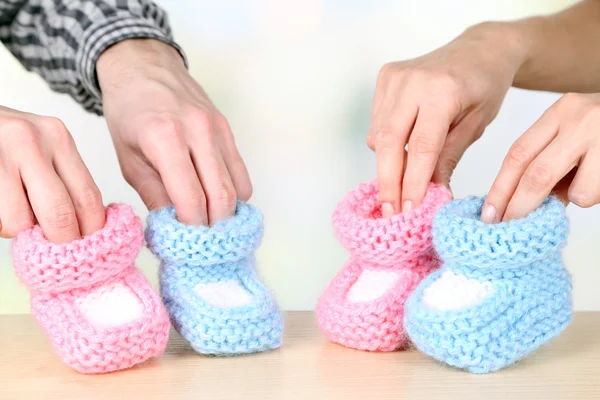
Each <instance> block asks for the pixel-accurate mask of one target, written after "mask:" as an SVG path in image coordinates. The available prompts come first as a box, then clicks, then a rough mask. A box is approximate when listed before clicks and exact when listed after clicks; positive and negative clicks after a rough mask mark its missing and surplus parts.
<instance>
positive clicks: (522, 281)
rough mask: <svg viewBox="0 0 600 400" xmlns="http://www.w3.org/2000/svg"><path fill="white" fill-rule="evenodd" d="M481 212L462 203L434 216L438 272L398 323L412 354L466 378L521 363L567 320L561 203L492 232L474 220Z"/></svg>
mask: <svg viewBox="0 0 600 400" xmlns="http://www.w3.org/2000/svg"><path fill="white" fill-rule="evenodd" d="M482 205H483V199H481V198H475V197H470V198H466V199H463V200H455V201H453V202H451V203H449V204H448V205H446V206H444V207H443V208H441V209H440V210H439V211H438V213H437V215H436V216H435V217H434V221H433V232H432V233H433V243H434V247H435V249H436V251H437V252H438V254H439V255H440V257H441V258H442V260H443V262H444V264H443V266H442V268H441V269H440V270H438V271H436V272H434V273H433V274H431V275H430V276H429V277H427V278H426V279H425V280H424V281H423V282H421V284H420V285H419V286H418V287H417V289H416V290H415V291H414V292H413V293H412V295H411V296H410V298H409V299H408V302H407V305H406V315H405V320H404V321H405V328H406V332H407V333H408V335H409V337H410V338H411V340H412V342H413V343H414V344H415V346H416V347H417V348H418V349H419V350H421V351H422V352H424V353H426V354H428V355H430V356H431V357H433V358H435V359H437V360H440V361H443V362H445V363H447V364H449V365H451V366H454V367H458V368H461V369H465V370H467V371H469V372H472V373H487V372H492V371H496V370H499V369H501V368H504V367H506V366H508V365H510V364H512V363H514V362H515V361H517V360H519V359H521V358H523V357H525V356H527V355H528V354H530V353H531V352H533V351H534V350H536V349H537V348H539V347H540V346H542V345H544V344H545V343H547V342H548V341H550V340H551V339H552V338H554V337H556V336H558V335H559V334H560V333H561V332H562V331H563V330H564V329H565V328H566V327H567V325H568V324H569V323H570V321H571V318H572V300H571V287H572V284H571V277H570V275H569V273H568V272H567V270H566V269H565V267H564V264H563V261H562V256H561V250H562V248H563V247H564V245H565V243H566V238H567V231H568V221H567V217H566V214H565V207H564V206H563V205H562V203H560V201H559V200H557V199H556V198H554V197H549V198H548V199H546V200H545V201H544V203H543V204H542V205H541V206H540V207H539V208H538V209H537V210H536V211H534V212H533V213H531V214H530V215H528V216H527V217H526V218H523V219H520V220H514V221H509V222H502V223H499V224H484V223H482V222H481V221H480V220H479V218H480V212H481V206H482Z"/></svg>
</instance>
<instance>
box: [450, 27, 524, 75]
mask: <svg viewBox="0 0 600 400" xmlns="http://www.w3.org/2000/svg"><path fill="white" fill-rule="evenodd" d="M530 31H531V29H529V27H528V26H527V24H525V23H524V21H516V22H495V21H490V22H483V23H480V24H477V25H474V26H472V27H470V28H468V29H467V30H466V31H465V32H464V33H463V34H462V35H461V38H464V39H467V40H469V41H472V42H480V43H481V44H482V45H483V46H484V47H485V48H486V49H487V51H489V52H491V53H492V58H493V59H492V60H491V61H493V62H495V63H504V64H505V67H506V68H508V69H509V70H510V73H511V74H512V76H513V77H516V76H517V75H518V73H519V71H520V70H521V68H522V67H523V65H525V64H526V63H527V60H528V58H529V55H530V53H531V48H532V45H533V43H532V37H531V32H530Z"/></svg>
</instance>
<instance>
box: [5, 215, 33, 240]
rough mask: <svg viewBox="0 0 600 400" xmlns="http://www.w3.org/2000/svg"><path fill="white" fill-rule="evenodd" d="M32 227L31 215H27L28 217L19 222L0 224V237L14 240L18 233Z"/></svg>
mask: <svg viewBox="0 0 600 400" xmlns="http://www.w3.org/2000/svg"><path fill="white" fill-rule="evenodd" d="M32 226H33V215H32V214H31V213H29V217H26V218H24V219H21V220H16V221H10V222H5V223H4V222H3V223H2V224H1V226H0V227H1V230H0V237H4V238H14V237H16V236H17V235H18V234H19V233H20V232H23V231H24V230H27V229H29V228H31V227H32Z"/></svg>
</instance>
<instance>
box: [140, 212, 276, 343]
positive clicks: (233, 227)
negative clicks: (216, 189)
mask: <svg viewBox="0 0 600 400" xmlns="http://www.w3.org/2000/svg"><path fill="white" fill-rule="evenodd" d="M262 235H263V217H262V214H261V213H260V211H259V210H258V209H256V208H255V207H253V206H251V205H249V204H246V203H242V202H239V201H238V203H237V210H236V214H235V215H234V216H233V217H231V218H228V219H226V220H223V221H219V222H217V223H215V224H214V225H213V226H212V227H202V226H189V225H184V224H182V223H180V222H179V221H178V220H177V217H176V214H175V209H174V208H173V207H167V208H163V209H160V210H157V211H153V212H151V213H150V215H149V216H148V228H147V230H146V241H147V243H148V247H149V248H150V250H151V251H152V252H153V253H154V254H155V255H156V256H158V258H159V259H160V261H161V265H160V290H161V295H162V298H163V301H164V303H165V305H166V307H167V310H168V311H169V315H170V317H171V321H172V323H173V326H174V327H175V329H176V330H177V331H178V332H179V333H180V334H181V335H182V336H183V337H184V338H185V339H186V340H187V341H189V342H190V344H191V345H192V347H193V348H194V349H195V350H196V351H197V352H199V353H202V354H214V355H235V354H245V353H255V352H260V351H265V350H269V349H274V348H277V347H279V346H280V345H281V340H282V333H283V318H282V315H281V312H280V310H279V307H278V306H277V303H276V302H275V300H274V299H273V297H272V296H271V295H270V293H269V291H268V289H267V288H266V287H265V286H264V285H263V283H262V282H261V281H260V279H259V277H258V275H257V272H256V268H255V259H254V251H255V250H256V248H257V247H258V246H259V245H260V242H261V240H262Z"/></svg>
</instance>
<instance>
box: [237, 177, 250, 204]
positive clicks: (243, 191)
mask: <svg viewBox="0 0 600 400" xmlns="http://www.w3.org/2000/svg"><path fill="white" fill-rule="evenodd" d="M253 192H254V188H253V187H252V182H247V183H244V184H243V185H240V188H239V189H238V191H237V197H238V198H239V199H240V200H242V201H248V200H250V198H251V197H252V193H253Z"/></svg>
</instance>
